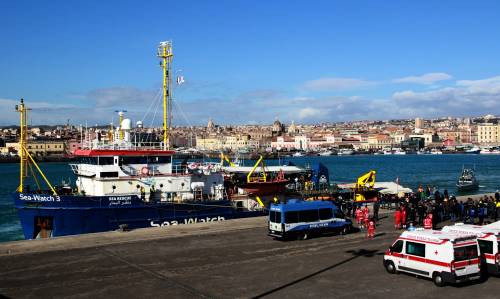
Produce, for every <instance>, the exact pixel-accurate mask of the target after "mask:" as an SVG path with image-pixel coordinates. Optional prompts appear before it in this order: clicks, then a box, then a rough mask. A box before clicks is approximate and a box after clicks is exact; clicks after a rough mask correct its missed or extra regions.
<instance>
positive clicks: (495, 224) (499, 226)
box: [484, 221, 500, 229]
mask: <svg viewBox="0 0 500 299" xmlns="http://www.w3.org/2000/svg"><path fill="white" fill-rule="evenodd" d="M484 227H489V228H498V229H500V221H497V222H493V223H490V224H488V225H485V226H484Z"/></svg>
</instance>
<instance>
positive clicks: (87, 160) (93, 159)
mask: <svg viewBox="0 0 500 299" xmlns="http://www.w3.org/2000/svg"><path fill="white" fill-rule="evenodd" d="M78 163H80V164H93V165H97V158H96V157H80V158H79V159H78Z"/></svg>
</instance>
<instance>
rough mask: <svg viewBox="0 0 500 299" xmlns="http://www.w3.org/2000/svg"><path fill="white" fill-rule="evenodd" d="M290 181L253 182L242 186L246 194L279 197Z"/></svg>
mask: <svg viewBox="0 0 500 299" xmlns="http://www.w3.org/2000/svg"><path fill="white" fill-rule="evenodd" d="M288 183H289V181H288V180H279V181H272V182H252V183H245V184H244V185H242V186H241V188H243V190H245V192H247V193H248V194H251V195H257V196H260V195H275V194H276V195H277V194H279V193H283V192H284V191H285V189H286V185H287V184H288Z"/></svg>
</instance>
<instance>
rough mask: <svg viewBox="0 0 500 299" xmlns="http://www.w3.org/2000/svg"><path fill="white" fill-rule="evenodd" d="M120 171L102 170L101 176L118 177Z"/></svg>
mask: <svg viewBox="0 0 500 299" xmlns="http://www.w3.org/2000/svg"><path fill="white" fill-rule="evenodd" d="M117 177H118V171H104V172H101V178H117Z"/></svg>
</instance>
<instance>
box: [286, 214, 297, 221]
mask: <svg viewBox="0 0 500 299" xmlns="http://www.w3.org/2000/svg"><path fill="white" fill-rule="evenodd" d="M297 222H299V214H298V213H297V212H285V223H297Z"/></svg>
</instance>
